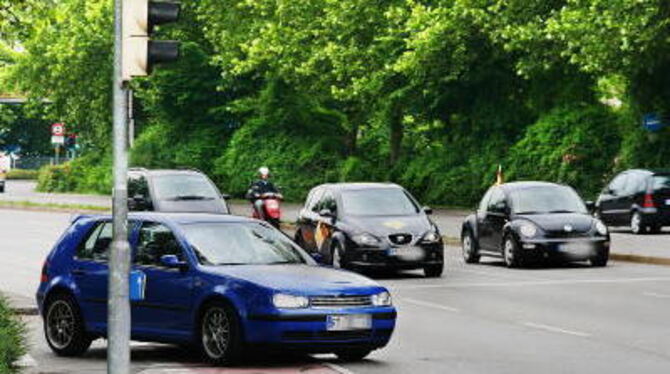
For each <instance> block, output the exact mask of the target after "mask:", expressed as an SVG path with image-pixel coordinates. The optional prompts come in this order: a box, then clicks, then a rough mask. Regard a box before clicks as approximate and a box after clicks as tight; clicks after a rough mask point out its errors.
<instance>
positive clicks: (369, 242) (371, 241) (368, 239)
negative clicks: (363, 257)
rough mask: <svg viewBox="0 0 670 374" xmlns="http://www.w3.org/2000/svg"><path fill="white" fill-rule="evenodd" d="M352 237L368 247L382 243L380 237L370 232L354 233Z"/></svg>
mask: <svg viewBox="0 0 670 374" xmlns="http://www.w3.org/2000/svg"><path fill="white" fill-rule="evenodd" d="M351 239H352V240H353V241H354V242H356V244H358V245H362V246H367V247H372V246H376V245H379V243H380V242H379V239H377V238H376V237H374V236H373V235H371V234H368V233H365V234H359V235H354V236H353V237H352V238H351Z"/></svg>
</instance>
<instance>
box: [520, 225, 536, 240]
mask: <svg viewBox="0 0 670 374" xmlns="http://www.w3.org/2000/svg"><path fill="white" fill-rule="evenodd" d="M519 234H521V236H523V237H524V238H532V237H534V236H535V235H537V226H536V225H535V224H533V223H531V222H524V223H522V224H521V225H520V226H519Z"/></svg>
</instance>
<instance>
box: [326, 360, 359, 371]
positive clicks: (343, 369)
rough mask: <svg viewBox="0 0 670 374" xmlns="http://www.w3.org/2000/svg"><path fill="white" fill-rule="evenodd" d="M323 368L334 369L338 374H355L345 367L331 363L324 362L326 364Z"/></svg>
mask: <svg viewBox="0 0 670 374" xmlns="http://www.w3.org/2000/svg"><path fill="white" fill-rule="evenodd" d="M323 366H326V367H328V368H330V369H332V370H334V371H336V372H338V373H340V374H355V373H354V372H353V371H351V370H349V369H347V368H343V367H342V366H340V365H337V364H332V363H330V362H324V363H323Z"/></svg>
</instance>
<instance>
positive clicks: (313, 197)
mask: <svg viewBox="0 0 670 374" xmlns="http://www.w3.org/2000/svg"><path fill="white" fill-rule="evenodd" d="M322 193H323V188H317V189H314V190H312V193H310V194H309V197H308V199H307V203H306V204H305V208H306V209H307V210H311V211H313V212H318V210H317V209H316V208H317V205H318V203H319V199H320V198H321V194H322Z"/></svg>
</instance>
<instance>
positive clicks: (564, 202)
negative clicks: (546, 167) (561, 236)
mask: <svg viewBox="0 0 670 374" xmlns="http://www.w3.org/2000/svg"><path fill="white" fill-rule="evenodd" d="M511 196H512V208H513V211H514V213H516V214H543V213H586V212H587V210H586V206H585V205H584V202H583V201H582V199H581V198H580V197H579V195H577V193H576V192H575V191H574V190H573V189H572V188H569V187H565V186H549V187H547V186H538V187H530V188H523V189H518V190H513V191H512V193H511Z"/></svg>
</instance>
